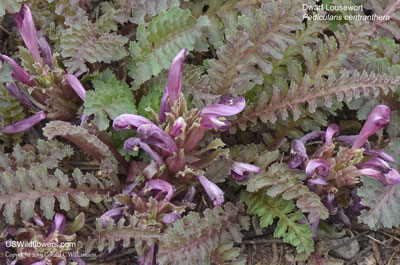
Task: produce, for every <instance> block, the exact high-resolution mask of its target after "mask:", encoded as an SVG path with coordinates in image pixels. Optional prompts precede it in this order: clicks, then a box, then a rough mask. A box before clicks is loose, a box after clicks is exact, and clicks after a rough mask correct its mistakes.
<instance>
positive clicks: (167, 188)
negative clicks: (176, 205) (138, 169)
mask: <svg viewBox="0 0 400 265" xmlns="http://www.w3.org/2000/svg"><path fill="white" fill-rule="evenodd" d="M152 190H159V191H161V193H167V195H166V196H165V200H166V201H170V200H171V198H172V195H173V194H174V189H173V187H172V185H171V184H169V183H168V182H166V181H165V180H162V179H153V180H150V181H147V182H146V184H145V186H144V188H143V190H142V192H143V193H147V192H149V191H152Z"/></svg>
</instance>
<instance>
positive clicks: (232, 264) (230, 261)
mask: <svg viewBox="0 0 400 265" xmlns="http://www.w3.org/2000/svg"><path fill="white" fill-rule="evenodd" d="M211 261H212V264H215V265H245V264H246V259H245V258H243V257H241V253H240V248H235V247H233V243H232V242H226V243H222V244H220V245H219V246H218V248H217V249H216V250H215V251H214V253H213V254H212V258H211Z"/></svg>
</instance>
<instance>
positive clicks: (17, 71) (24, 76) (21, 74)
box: [0, 54, 35, 86]
mask: <svg viewBox="0 0 400 265" xmlns="http://www.w3.org/2000/svg"><path fill="white" fill-rule="evenodd" d="M0 59H1V60H2V61H7V62H8V63H10V64H11V67H12V70H13V73H12V75H11V76H12V77H13V78H14V79H15V80H18V81H20V82H21V83H24V84H26V85H28V86H34V85H35V82H33V81H31V80H30V76H29V74H28V73H27V72H25V70H24V69H23V68H22V67H21V66H19V65H18V64H17V63H16V62H15V61H14V60H13V59H11V58H10V57H8V56H6V55H2V54H0Z"/></svg>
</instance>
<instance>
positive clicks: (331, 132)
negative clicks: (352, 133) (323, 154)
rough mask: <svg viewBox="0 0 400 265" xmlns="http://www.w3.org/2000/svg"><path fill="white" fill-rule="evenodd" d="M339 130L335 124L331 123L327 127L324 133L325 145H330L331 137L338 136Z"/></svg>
mask: <svg viewBox="0 0 400 265" xmlns="http://www.w3.org/2000/svg"><path fill="white" fill-rule="evenodd" d="M339 131H340V128H339V126H338V125H337V124H335V123H332V124H330V125H329V126H328V128H327V129H326V133H325V144H326V145H328V146H330V145H332V141H333V137H335V136H337V135H338V134H339Z"/></svg>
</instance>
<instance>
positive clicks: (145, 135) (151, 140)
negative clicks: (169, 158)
mask: <svg viewBox="0 0 400 265" xmlns="http://www.w3.org/2000/svg"><path fill="white" fill-rule="evenodd" d="M137 132H138V134H139V135H140V140H141V141H142V142H145V143H147V144H152V145H154V146H157V147H158V148H160V149H162V150H164V151H166V152H168V153H169V154H170V155H172V154H173V153H175V152H178V147H177V146H176V144H175V141H174V139H172V138H171V136H169V135H168V134H167V133H166V132H164V131H163V130H162V129H160V127H158V126H156V125H154V124H144V125H142V126H140V127H139V128H138V129H137Z"/></svg>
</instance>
